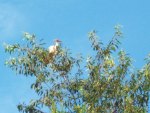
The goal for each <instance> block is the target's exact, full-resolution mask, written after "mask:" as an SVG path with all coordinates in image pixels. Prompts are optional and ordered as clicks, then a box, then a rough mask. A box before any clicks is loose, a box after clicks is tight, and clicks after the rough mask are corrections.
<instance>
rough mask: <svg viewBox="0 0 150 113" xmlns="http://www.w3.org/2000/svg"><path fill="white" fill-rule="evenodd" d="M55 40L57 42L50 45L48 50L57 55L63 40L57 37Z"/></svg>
mask: <svg viewBox="0 0 150 113" xmlns="http://www.w3.org/2000/svg"><path fill="white" fill-rule="evenodd" d="M54 42H55V45H51V46H49V48H48V51H49V54H53V55H56V54H57V52H58V47H59V46H60V43H61V41H60V40H58V39H56V40H54Z"/></svg>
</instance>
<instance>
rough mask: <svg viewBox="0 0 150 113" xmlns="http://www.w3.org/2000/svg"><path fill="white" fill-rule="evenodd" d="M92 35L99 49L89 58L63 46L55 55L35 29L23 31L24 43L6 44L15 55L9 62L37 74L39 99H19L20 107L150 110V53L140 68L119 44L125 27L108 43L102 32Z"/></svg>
mask: <svg viewBox="0 0 150 113" xmlns="http://www.w3.org/2000/svg"><path fill="white" fill-rule="evenodd" d="M88 38H89V40H90V42H91V48H92V49H93V51H94V54H92V55H91V56H90V55H89V56H88V57H87V58H83V57H82V56H72V54H71V52H70V50H69V49H67V48H65V47H64V46H63V45H61V46H59V48H58V52H57V54H56V55H55V56H54V57H51V56H50V55H49V52H48V50H47V48H45V43H43V40H37V38H36V36H35V35H34V34H29V33H24V35H23V39H24V44H22V43H20V44H19V43H16V44H5V52H6V53H8V54H10V55H11V56H12V57H11V58H10V59H9V60H6V62H5V64H6V65H7V66H8V67H9V68H11V69H12V70H14V71H16V72H17V74H21V75H24V76H26V77H28V76H31V77H34V78H35V81H33V83H32V84H31V89H33V90H34V91H35V93H36V94H37V95H38V98H37V99H36V100H33V99H31V101H30V102H29V103H28V104H26V103H25V102H23V103H21V104H19V105H18V106H17V107H18V110H19V111H20V112H23V113H45V112H51V113H146V112H148V101H149V91H150V55H149V56H147V57H146V58H145V65H144V66H143V67H142V68H141V69H135V68H134V67H133V64H132V59H131V58H130V56H129V55H128V54H127V53H126V52H125V51H123V50H120V49H119V45H120V39H121V38H122V32H121V30H120V26H116V27H115V33H114V36H113V37H112V39H110V41H109V43H108V44H107V45H104V44H103V43H102V41H101V40H99V37H98V36H97V33H96V31H91V32H89V34H88ZM116 54H117V55H116Z"/></svg>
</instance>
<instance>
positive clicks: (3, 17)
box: [0, 0, 150, 113]
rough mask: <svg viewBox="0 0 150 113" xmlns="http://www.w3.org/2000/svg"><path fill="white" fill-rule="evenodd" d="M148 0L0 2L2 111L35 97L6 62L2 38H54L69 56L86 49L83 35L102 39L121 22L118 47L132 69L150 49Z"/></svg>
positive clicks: (13, 111)
mask: <svg viewBox="0 0 150 113" xmlns="http://www.w3.org/2000/svg"><path fill="white" fill-rule="evenodd" d="M149 4H150V1H149V0H143V1H142V0H124V1H123V0H122V1H121V0H32V1H31V0H0V67H1V68H0V112H1V113H18V111H17V109H16V105H17V104H18V103H19V102H22V101H28V100H29V99H31V98H32V97H33V98H34V92H33V91H32V90H30V85H29V84H30V83H31V82H32V79H31V78H25V77H23V76H20V75H16V74H15V72H13V71H11V70H10V69H8V68H7V67H5V66H4V60H5V59H6V58H9V56H8V55H6V54H4V49H3V47H2V44H3V42H7V43H16V42H21V41H22V39H21V36H22V33H23V32H24V31H26V32H30V33H34V34H36V36H37V37H38V38H43V39H44V40H45V42H47V45H46V46H48V45H50V44H52V41H53V39H55V38H56V37H58V38H59V39H61V40H62V41H63V44H64V45H65V46H66V47H68V48H70V49H71V51H72V52H73V54H78V53H84V55H87V54H89V53H90V50H91V49H90V45H89V41H88V38H87V33H88V32H89V31H91V30H93V29H95V30H97V31H98V35H99V36H100V39H101V40H103V41H104V42H105V43H106V42H107V41H108V40H109V39H110V38H111V37H112V35H113V32H114V30H113V27H114V26H115V25H116V24H121V25H123V33H124V38H123V39H122V46H121V48H123V49H125V50H126V51H127V53H129V54H130V56H131V57H133V58H134V61H135V62H134V64H135V65H136V67H141V66H142V65H143V64H144V61H143V59H144V58H145V56H146V55H147V54H148V53H150V44H149V42H150V29H149V27H150V7H149Z"/></svg>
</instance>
